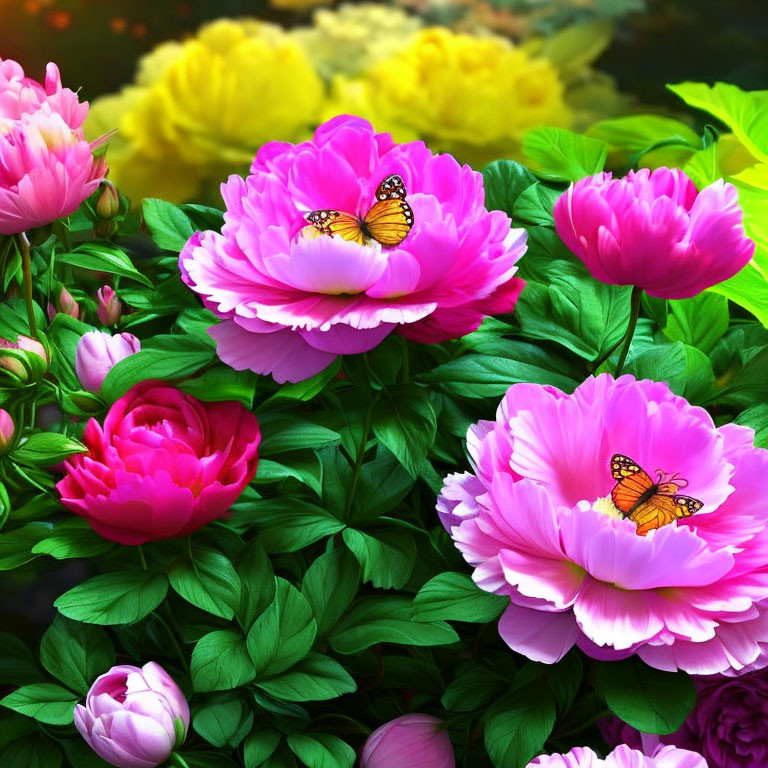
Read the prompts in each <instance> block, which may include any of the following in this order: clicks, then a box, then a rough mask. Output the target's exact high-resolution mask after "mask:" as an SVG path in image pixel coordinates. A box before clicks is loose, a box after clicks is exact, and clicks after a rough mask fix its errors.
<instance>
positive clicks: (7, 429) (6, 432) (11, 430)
mask: <svg viewBox="0 0 768 768" xmlns="http://www.w3.org/2000/svg"><path fill="white" fill-rule="evenodd" d="M15 432H16V426H15V425H14V423H13V419H12V418H11V414H10V413H8V411H6V410H4V409H3V408H0V455H2V454H4V453H7V452H8V449H9V448H10V447H11V444H12V443H13V436H14V434H15Z"/></svg>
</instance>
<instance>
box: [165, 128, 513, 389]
mask: <svg viewBox="0 0 768 768" xmlns="http://www.w3.org/2000/svg"><path fill="white" fill-rule="evenodd" d="M392 174H398V175H400V176H401V177H402V180H403V182H404V185H405V188H406V190H407V198H406V199H407V202H408V204H409V205H410V206H411V208H412V209H413V221H414V223H413V227H412V228H411V230H410V232H409V233H408V235H407V236H406V237H405V239H404V240H403V241H402V242H401V243H400V244H399V245H397V246H394V247H385V246H382V245H380V244H379V243H378V242H376V241H375V240H371V241H370V242H369V243H368V244H366V245H361V244H359V243H357V242H354V241H352V240H344V239H342V238H341V236H339V235H338V234H336V235H335V236H333V237H331V236H328V235H326V234H321V233H320V232H318V230H317V229H315V228H314V227H312V226H309V225H308V224H307V221H306V219H305V215H306V214H307V213H309V212H311V211H315V210H324V209H331V210H339V211H342V212H345V213H348V214H351V215H360V216H364V215H365V214H366V213H367V212H368V210H369V209H370V208H371V206H372V205H373V203H374V202H375V194H376V190H377V188H378V186H379V184H381V182H382V181H384V180H385V179H386V178H387V177H388V176H390V175H392ZM222 196H223V197H224V202H225V203H226V207H227V212H226V214H225V221H226V223H225V225H224V228H223V230H222V234H221V235H219V234H218V233H216V232H210V231H208V232H198V233H196V234H195V235H194V236H193V237H192V238H191V239H190V240H189V242H188V243H187V245H186V246H185V248H184V250H183V251H182V252H181V255H180V258H179V266H180V269H181V272H182V277H183V279H184V281H185V282H186V284H187V285H188V286H190V288H192V289H193V290H194V291H196V292H197V293H199V294H200V295H201V296H202V298H203V301H204V303H205V305H206V307H208V308H209V309H210V310H212V311H213V312H214V313H215V314H216V315H218V316H219V317H220V318H222V320H223V322H221V323H220V324H219V325H216V326H214V327H213V328H211V329H210V333H211V335H212V336H213V337H214V338H215V339H216V342H217V347H218V355H219V357H220V358H221V359H222V360H223V361H224V362H225V363H227V365H230V366H231V367H233V368H235V369H236V370H243V369H246V368H248V369H250V370H252V371H255V372H256V373H265V374H266V373H271V374H272V375H273V376H274V378H275V379H276V380H277V381H281V382H282V381H299V380H301V379H305V378H308V377H309V376H312V375H313V374H315V373H317V372H318V371H320V370H322V369H323V368H325V367H326V366H328V365H329V364H330V363H331V362H332V361H333V360H334V359H335V358H336V357H337V356H338V355H341V354H354V353H358V352H365V351H367V350H369V349H372V348H373V347H375V346H376V345H377V344H379V343H380V342H381V340H382V339H383V338H384V337H385V336H387V335H388V334H389V333H391V332H392V331H393V330H396V329H397V330H399V331H400V332H401V333H403V334H404V335H406V336H407V337H408V338H410V339H413V340H415V341H425V342H435V341H445V340H447V339H450V338H456V337H459V336H462V335H464V334H466V333H469V332H471V331H473V330H475V329H476V328H477V327H478V326H479V324H480V322H481V321H482V318H483V316H484V315H486V314H489V313H490V312H509V311H511V310H512V307H513V306H514V302H515V299H516V297H517V294H518V293H519V290H520V287H521V286H522V282H521V281H520V280H519V279H518V278H514V277H513V275H514V273H515V271H516V269H517V268H516V266H515V263H516V262H517V260H518V259H519V258H520V256H522V254H523V253H524V251H525V248H526V246H525V239H526V234H525V231H524V230H522V229H513V230H510V220H509V218H508V217H507V216H506V214H504V213H502V212H500V211H490V212H489V211H488V210H487V209H486V208H485V195H484V190H483V179H482V176H481V175H480V174H479V173H477V172H475V171H473V170H472V169H471V168H469V166H463V167H462V166H460V165H459V164H458V163H457V162H456V161H455V160H454V159H453V158H452V157H451V156H450V155H433V154H432V153H431V152H430V151H429V149H427V147H426V146H425V145H424V144H423V143H422V142H410V143H407V144H396V143H395V142H394V141H393V140H392V137H391V136H390V135H389V134H385V133H380V134H377V133H374V131H373V128H372V127H371V125H370V124H369V123H367V122H366V121H364V120H362V119H359V118H355V117H349V116H344V115H342V116H340V117H336V118H334V119H333V120H330V121H329V122H327V123H325V124H324V125H322V126H321V127H320V128H318V130H317V132H316V133H315V136H314V138H313V139H312V140H311V141H307V142H304V143H303V144H297V145H293V144H286V143H282V142H270V143H269V144H266V145H265V146H264V147H262V149H261V150H259V153H258V155H257V156H256V160H255V161H254V163H253V165H252V167H251V175H250V176H248V178H247V179H242V178H240V177H239V176H231V177H230V179H229V181H228V182H227V183H226V184H224V185H223V186H222Z"/></svg>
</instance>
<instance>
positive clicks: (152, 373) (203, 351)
mask: <svg viewBox="0 0 768 768" xmlns="http://www.w3.org/2000/svg"><path fill="white" fill-rule="evenodd" d="M152 344H153V345H154V346H153V347H152V348H150V347H148V346H147V347H144V348H143V349H142V350H141V351H140V352H137V353H136V354H135V355H130V356H129V357H126V358H123V359H122V360H121V361H120V362H119V363H117V365H115V367H114V368H112V369H111V370H110V371H109V373H108V374H107V376H106V378H105V379H104V383H103V384H102V385H101V393H102V395H103V396H104V399H105V400H106V401H107V403H113V402H114V401H115V400H117V399H118V398H119V397H122V396H123V395H124V394H125V393H126V392H127V391H128V390H129V389H130V388H131V387H132V386H133V385H134V384H138V383H139V382H140V381H145V380H146V379H182V378H184V377H186V376H192V375H193V374H195V373H197V372H198V371H199V370H200V369H201V368H203V367H204V366H206V365H208V363H210V362H211V361H212V360H213V359H214V358H215V356H216V352H215V349H214V347H213V346H211V345H209V344H206V343H204V342H203V340H201V339H200V338H197V337H192V336H182V335H181V334H176V335H169V336H156V337H154V338H153V339H152Z"/></svg>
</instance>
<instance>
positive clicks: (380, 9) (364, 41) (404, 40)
mask: <svg viewBox="0 0 768 768" xmlns="http://www.w3.org/2000/svg"><path fill="white" fill-rule="evenodd" d="M421 26H422V22H421V20H420V19H419V18H418V17H416V16H413V15H411V14H408V13H406V12H405V11H404V10H402V9H401V8H396V7H393V6H391V5H382V4H381V3H358V4H354V5H351V4H348V3H344V4H342V5H340V6H339V7H338V8H335V9H333V10H329V9H327V8H322V9H319V10H317V11H315V12H314V14H313V15H312V26H310V27H299V28H297V29H295V30H293V32H292V33H291V34H292V36H293V38H294V40H296V41H297V42H298V43H299V44H300V45H301V46H302V47H303V48H304V50H305V51H306V53H307V55H308V56H309V58H310V60H311V61H312V63H313V64H314V66H315V67H316V69H317V71H318V72H319V73H320V74H321V75H322V76H323V77H326V78H329V79H330V78H331V77H332V76H333V75H335V74H337V73H343V74H346V75H357V74H359V73H361V72H363V71H364V70H365V69H367V68H368V67H369V66H371V65H372V64H374V63H375V62H377V61H380V60H381V59H385V58H388V57H389V56H392V55H393V54H394V53H396V52H397V51H399V50H400V49H401V48H403V47H405V46H406V45H407V44H408V42H409V41H410V39H411V38H412V37H413V35H414V34H415V33H416V32H418V30H419V29H421Z"/></svg>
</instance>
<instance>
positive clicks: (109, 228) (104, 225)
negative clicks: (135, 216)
mask: <svg viewBox="0 0 768 768" xmlns="http://www.w3.org/2000/svg"><path fill="white" fill-rule="evenodd" d="M115 232H117V222H116V221H110V220H109V219H105V220H104V221H97V222H96V223H95V224H94V225H93V236H94V237H98V238H100V239H101V240H109V238H110V237H112V235H114V234H115Z"/></svg>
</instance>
